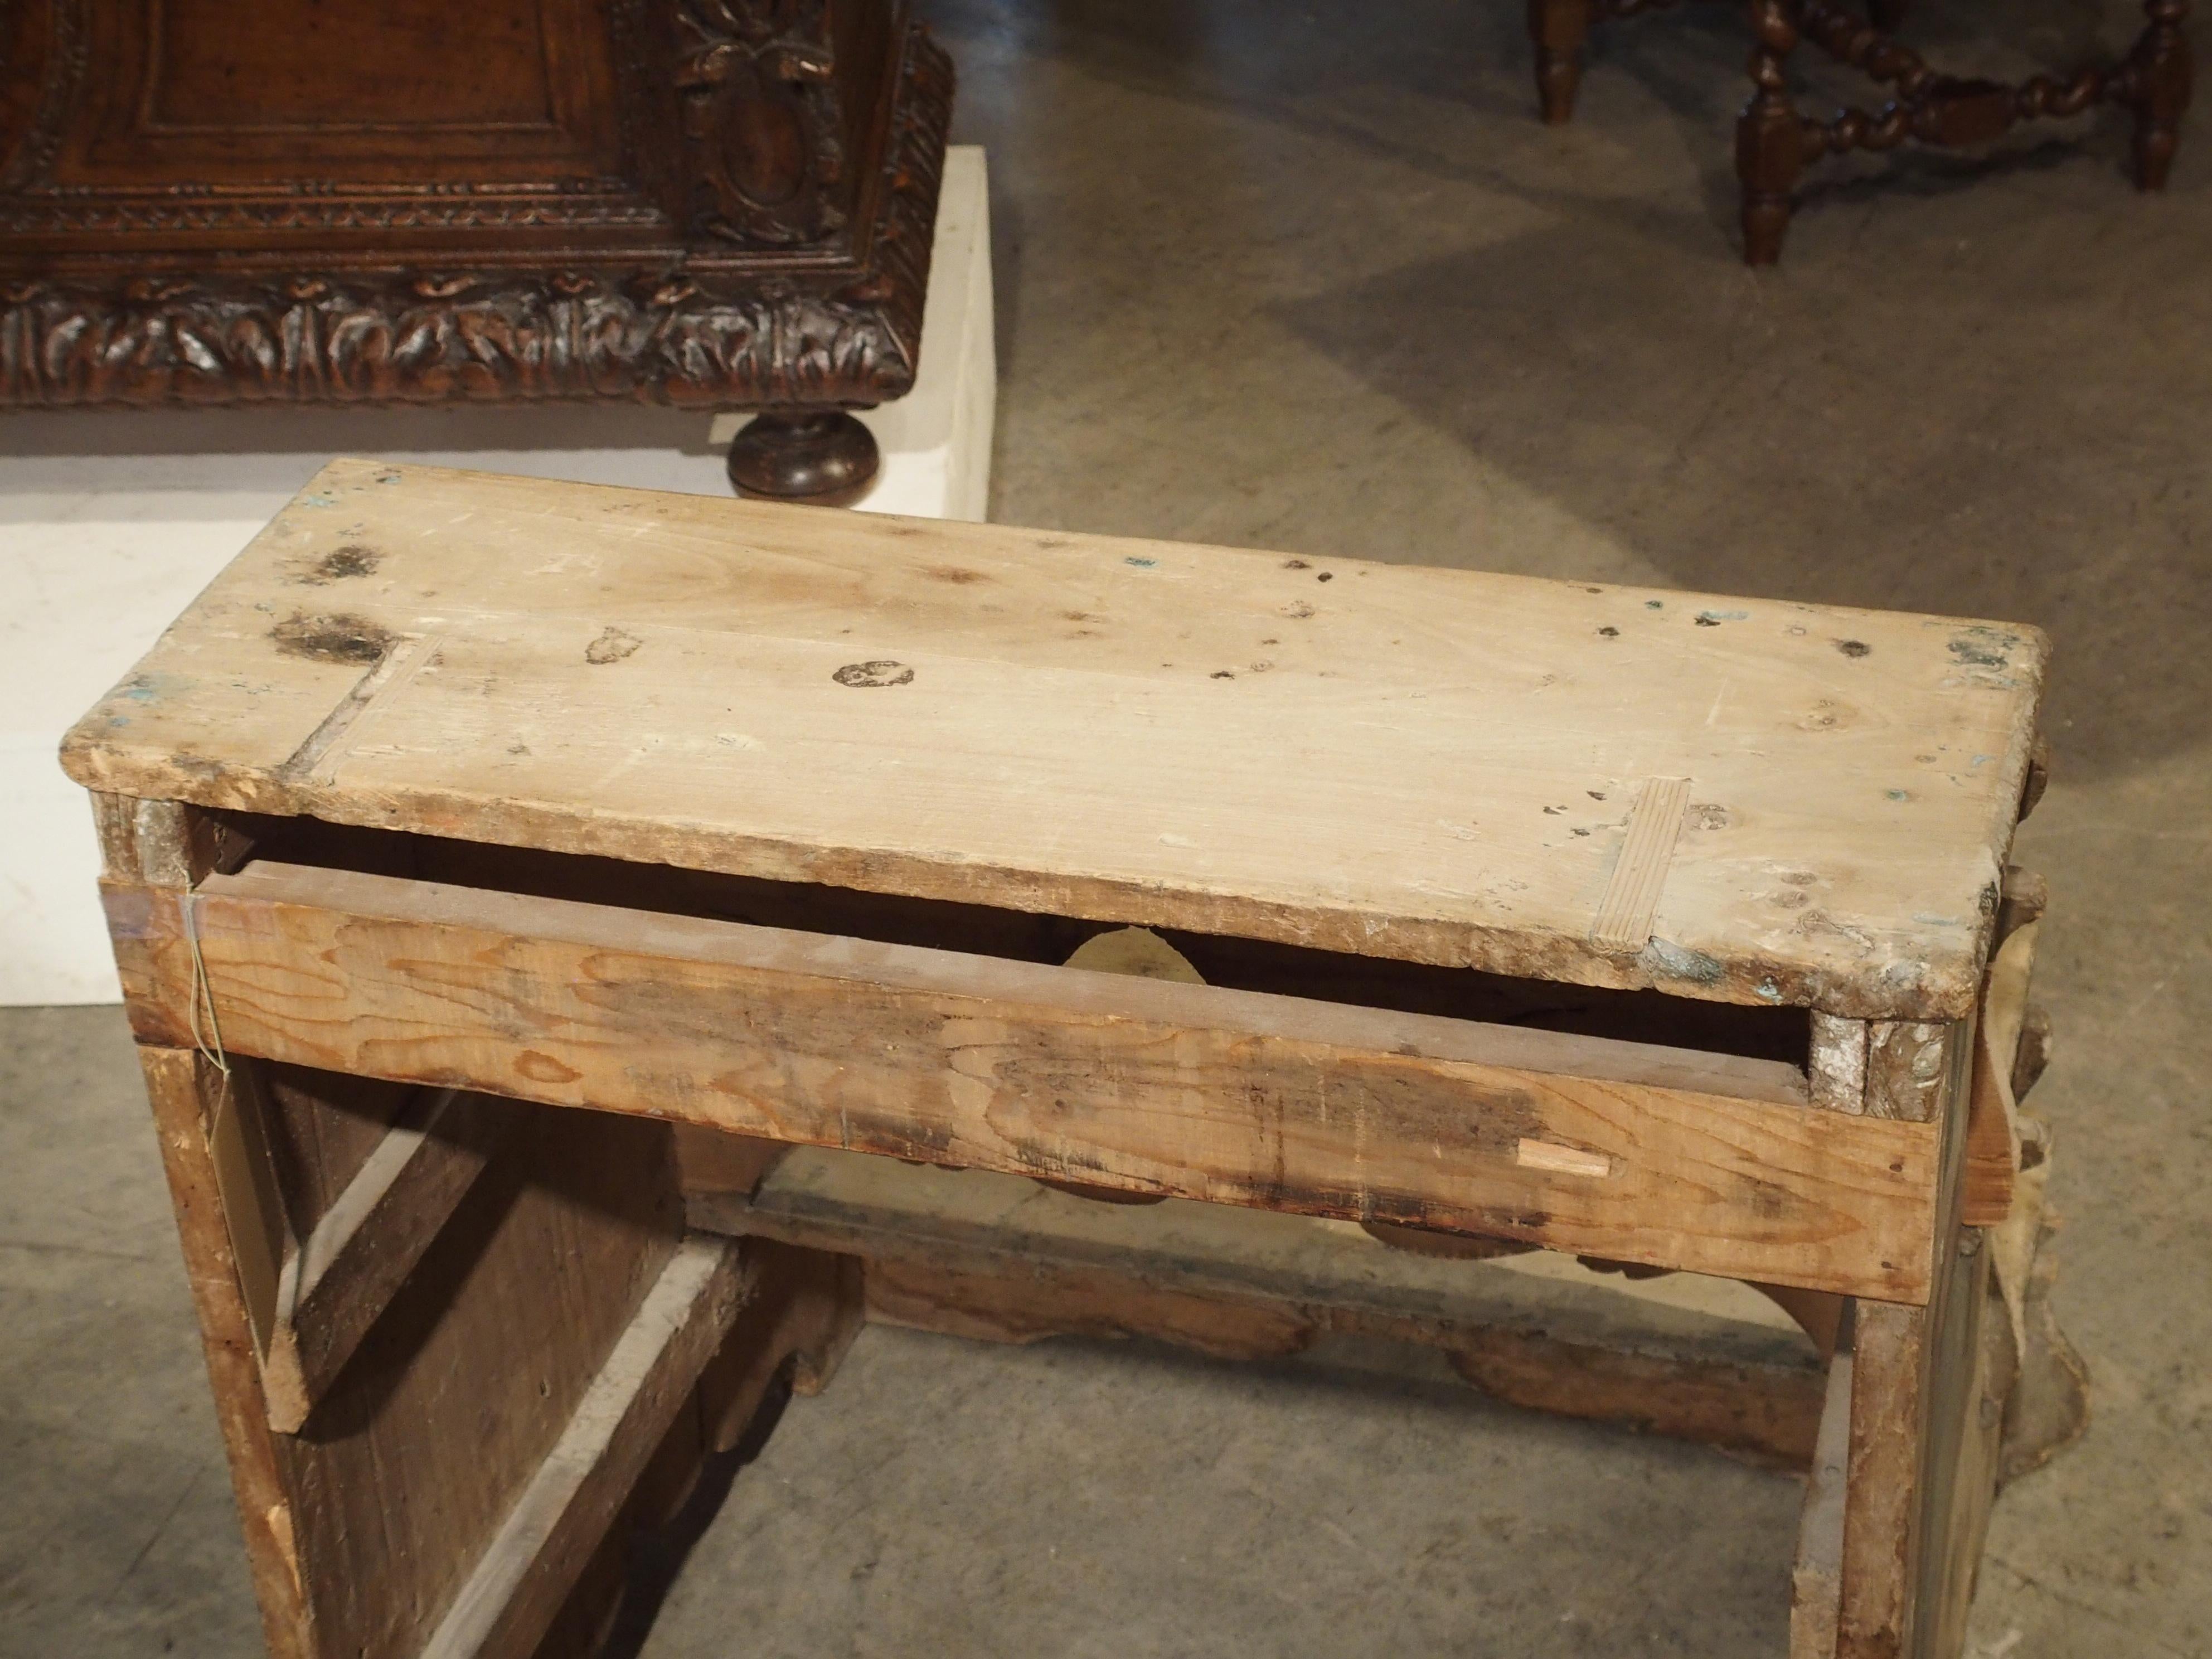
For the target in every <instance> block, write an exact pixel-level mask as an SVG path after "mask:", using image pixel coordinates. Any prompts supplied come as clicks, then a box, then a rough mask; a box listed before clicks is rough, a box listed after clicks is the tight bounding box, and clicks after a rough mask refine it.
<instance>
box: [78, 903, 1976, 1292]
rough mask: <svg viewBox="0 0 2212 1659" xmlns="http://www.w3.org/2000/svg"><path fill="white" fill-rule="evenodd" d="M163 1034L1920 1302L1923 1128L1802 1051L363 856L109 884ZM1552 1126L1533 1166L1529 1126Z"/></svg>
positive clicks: (133, 972) (114, 913) (1929, 1212)
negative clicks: (1628, 1037) (1155, 970)
mask: <svg viewBox="0 0 2212 1659" xmlns="http://www.w3.org/2000/svg"><path fill="white" fill-rule="evenodd" d="M109 896H110V916H111V923H112V927H113V929H114V932H115V934H116V938H117V941H118V960H119V962H120V963H121V964H122V968H123V972H124V976H125V985H126V987H127V988H128V991H129V994H130V997H131V1003H132V1006H133V1008H134V1011H135V1014H134V1017H135V1018H137V1021H138V1024H139V1030H140V1033H141V1035H142V1036H145V1037H148V1038H150V1039H155V1040H163V1041H175V1040H176V1038H175V1037H174V1036H173V1033H172V1028H174V1027H177V1026H179V1024H180V1023H181V1022H182V1021H183V1020H184V1019H185V1014H186V1011H187V1010H188V1008H189V1007H190V1006H191V998H192V995H193V991H194V978H195V975H196V974H202V973H204V976H205V977H204V986H203V989H204V994H205V995H206V998H207V1000H208V1003H209V1004H210V1005H211V1006H212V1007H213V1009H214V1011H215V1015H216V1022H215V1023H216V1024H217V1025H218V1026H219V1030H220V1035H221V1039H222V1042H223V1043H224V1044H225V1045H226V1046H227V1047H228V1048H229V1049H230V1050H231V1051H233V1052H236V1053H242V1054H258V1055H263V1056H265V1057H268V1058H272V1059H279V1060H289V1061H292V1062H295V1063H299V1064H306V1065H313V1066H323V1067H327V1068H331V1069H333V1070H340V1071H345V1072H349V1073H359V1074H364V1075H368V1076H375V1077H386V1078H391V1079H397V1080H405V1081H416V1082H425V1083H436V1084H444V1085H453V1086H459V1087H471V1088H481V1089H485V1090H489V1091H494V1092H497V1093H503V1094H508V1095H512V1096H516V1097H522V1098H526V1099H534V1100H540V1101H545V1102H549V1103H555V1104H561V1105H574V1106H589V1107H595V1108H599V1109H604V1110H611V1111H623V1112H635V1113H645V1114H649V1115H655V1116H660V1117H665V1118H671V1119H674V1120H678V1121H690V1122H698V1123H705V1124H709V1125H712V1126H714V1127H720V1128H726V1129H731V1130H735V1131H737V1132H739V1133H749V1134H755V1135H762V1136H767V1137H769V1138H772V1139H781V1140H789V1141H798V1142H804V1143H809V1144H813V1145H823V1146H844V1147H848V1148H854V1149H857V1150H862V1151H869V1152H886V1153H891V1154H895V1155H896V1156H899V1157H902V1158H921V1159H925V1160H927V1161H930V1162H935V1163H950V1164H975V1165H981V1166H986V1167H989V1168H994V1169H1000V1170H1008V1171H1011V1172H1013V1173H1017V1174H1024V1175H1038V1176H1054V1177H1058V1178H1060V1179H1065V1180H1073V1181H1078V1182H1085V1183H1086V1184H1091V1185H1097V1186H1102V1187H1109V1188H1124V1189H1128V1190H1134V1191H1145V1192H1158V1193H1167V1194H1175V1195H1179V1196H1184V1197H1192V1198H1200V1199H1206V1200H1215V1201H1220V1202H1227V1203H1236V1204H1244V1205H1252V1206H1268V1207H1275V1208H1282V1209H1289V1210H1293V1211H1300V1212H1309V1213H1316V1214H1325V1215H1334V1216H1340V1217H1343V1218H1351V1219H1356V1220H1382V1221H1392V1222H1402V1223H1409V1224H1414V1225H1426V1226H1431V1227H1437V1228H1443V1229H1446V1230H1456V1231H1471V1232H1479V1233H1485V1234H1492V1235H1496V1236H1499V1237H1511V1238H1518V1239H1522V1240H1524V1241H1527V1242H1529V1243H1543V1244H1548V1245H1553V1246H1555V1247H1557V1248H1559V1249H1566V1250H1571V1251H1577V1252H1580V1253H1584V1254H1589V1255H1601V1256H1605V1257H1607V1258H1609V1259H1613V1260H1618V1261H1638V1262H1645V1263H1650V1264H1652V1265H1658V1266H1665V1267H1680V1268H1690V1269H1694V1270H1697V1271H1700V1272H1705V1273H1717V1274H1721V1275H1724V1276H1729V1277H1736V1278H1747V1279H1761V1280H1768V1281H1772V1282H1775V1283H1780V1284H1786V1285H1800V1286H1802V1287H1805V1288H1809V1289H1816V1290H1832V1291H1847V1292H1850V1293H1853V1294H1857V1295H1863V1296H1871V1297H1881V1298H1884V1299H1888V1300H1894V1301H1899V1302H1906V1303H1911V1302H1916V1301H1918V1300H1921V1299H1923V1297H1925V1294H1926V1289H1927V1284H1928V1279H1929V1251H1930V1249H1931V1241H1932V1237H1933V1227H1934V1225H1935V1223H1934V1203H1935V1188H1936V1179H1935V1163H1934V1160H1935V1158H1936V1134H1935V1130H1934V1128H1933V1127H1932V1126H1931V1125H1929V1124H1926V1123H1916V1122H1906V1121H1892V1120H1882V1119H1878V1118H1874V1117H1870V1116H1859V1117H1854V1116H1850V1115H1845V1114H1842V1113H1837V1112H1826V1111H1819V1110H1814V1109H1811V1108H1810V1107H1809V1106H1808V1105H1807V1104H1805V1103H1804V1100H1803V1092H1802V1091H1803V1080H1802V1075H1801V1074H1799V1073H1796V1072H1795V1071H1794V1070H1793V1069H1792V1068H1790V1067H1788V1066H1783V1065H1780V1064H1778V1063H1777V1062H1771V1061H1762V1060H1746V1059H1742V1058H1741V1057H1734V1056H1721V1055H1711V1054H1692V1053H1686V1052H1684V1051H1675V1050H1668V1049H1655V1048H1647V1047H1645V1046H1644V1045H1640V1044H1633V1043H1623V1042H1612V1041H1607V1040H1605V1039H1599V1038H1592V1037H1585V1036H1569V1035H1566V1034H1562V1033H1557V1032H1542V1031H1528V1030H1512V1029H1508V1028H1500V1027H1491V1026H1483V1025H1480V1024H1474V1023H1473V1022H1468V1021H1459V1020H1449V1019H1443V1018H1436V1017H1433V1016H1425V1015H1413V1014H1403V1013H1398V1012H1388V1011H1383V1010H1376V1009H1365V1008H1358V1007H1351V1006H1338V1005H1331V1004H1326V1003H1318V1002H1310V1001H1305V1000H1301V999H1297V998H1290V997H1279V996H1273V995H1269V994H1261V993H1253V992H1242V991H1231V990H1227V989H1225V988H1222V987H1213V986H1207V985H1188V984H1175V983H1170V982H1164V981H1152V980H1146V979H1139V978H1133V977H1129V976H1126V975H1113V974H1093V973H1089V972H1085V971H1084V970H1080V969H1065V968H1054V967H1049V966H1045V965H1041V964H1038V963H1023V962H1010V961H1006V960H1003V959H1000V958H994V957H974V956H965V955H962V954H959V953H957V952H952V951H932V950H927V949H922V948H919V947H915V946H908V945H878V944H872V943H868V942H866V941H861V940H856V939H846V938H840V937H836V936H829V935H820V934H811V933H798V932H794V931H791V930H787V929H780V928H763V927H748V926H744V925H742V924H738V923H732V922H726V921H708V920H702V919H699V918H694V917H686V916H669V915H647V914H643V913H640V912H635V911H631V910H628V909H624V908H617V907H612V906H602V905H590V904H580V903H576V902H573V901H565V900H557V899H546V898H537V897H527V896H517V895H513V894H507V893H500V892H492V891H485V890H475V889H467V888H458V887H450V886H441V885H437V884H429V883H422V882H413V881H406V880H402V879H398V878H391V877H382V876H371V875H365V874H362V873H359V872H344V871H330V870H317V869H309V868H302V867H296V866H277V865H260V864H257V865H253V866H248V867H247V868H246V870H245V871H242V872H240V873H239V874H237V875H234V876H214V877H210V878H207V879H206V880H205V881H204V882H203V883H202V884H201V886H200V888H199V889H198V890H197V893H196V894H195V895H193V896H191V899H190V901H189V902H191V905H192V907H193V909H194V915H195V918H196V929H197V939H198V950H197V956H196V954H195V952H194V951H193V949H192V948H191V945H189V944H187V942H186V941H185V936H184V930H183V925H182V914H181V912H182V906H183V904H184V902H185V901H184V900H181V899H179V897H178V896H175V895H173V894H169V893H163V892H158V891H154V890H147V889H136V888H111V890H110V894H109ZM1532 1148H1534V1149H1535V1153H1534V1155H1532V1151H1531V1149H1532Z"/></svg>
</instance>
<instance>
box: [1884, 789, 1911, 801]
mask: <svg viewBox="0 0 2212 1659" xmlns="http://www.w3.org/2000/svg"><path fill="white" fill-rule="evenodd" d="M1888 794H1889V798H1890V799H1892V800H1911V799H1912V792H1911V790H1910V789H1892V790H1890V791H1888Z"/></svg>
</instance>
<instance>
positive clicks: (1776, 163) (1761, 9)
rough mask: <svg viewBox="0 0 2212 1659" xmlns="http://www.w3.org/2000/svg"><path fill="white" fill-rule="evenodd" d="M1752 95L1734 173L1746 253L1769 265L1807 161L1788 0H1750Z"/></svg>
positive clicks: (1777, 254) (1738, 134) (1739, 123)
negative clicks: (1793, 89)
mask: <svg viewBox="0 0 2212 1659" xmlns="http://www.w3.org/2000/svg"><path fill="white" fill-rule="evenodd" d="M1751 27H1752V33H1753V39H1754V42H1755V44H1754V45H1753V47H1752V51H1751V81H1752V87H1753V91H1752V94H1751V100H1750V101H1749V102H1748V103H1747V104H1745V105H1744V106H1743V113H1742V114H1741V115H1740V116H1738V117H1737V118H1736V123H1735V173H1736V178H1737V179H1739V180H1740V181H1741V184H1742V185H1743V259H1744V263H1745V264H1750V265H1771V264H1773V263H1774V262H1775V261H1776V260H1777V259H1778V258H1781V257H1782V237H1783V234H1784V232H1785V231H1787V230H1788V229H1789V228H1790V191H1791V190H1792V189H1793V188H1794V187H1795V186H1796V183H1797V175H1798V174H1799V173H1802V171H1804V167H1805V130H1804V124H1803V123H1802V121H1801V120H1800V119H1799V118H1798V116H1797V112H1796V109H1794V108H1792V107H1791V106H1790V84H1789V79H1788V76H1786V74H1785V73H1784V64H1786V63H1787V62H1788V59H1789V57H1790V52H1791V50H1792V49H1793V48H1795V47H1796V45H1797V38H1798V36H1797V21H1796V16H1795V15H1794V14H1793V13H1792V12H1791V10H1790V7H1789V6H1788V4H1787V3H1785V0H1752V4H1751Z"/></svg>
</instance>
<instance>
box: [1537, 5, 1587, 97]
mask: <svg viewBox="0 0 2212 1659" xmlns="http://www.w3.org/2000/svg"><path fill="white" fill-rule="evenodd" d="M1594 10H1595V4H1594V0H1528V39H1529V40H1530V41H1531V42H1532V43H1534V46H1535V48H1536V98H1537V101H1538V102H1539V103H1540V104H1541V106H1542V107H1543V111H1544V124H1545V125H1547V126H1554V127H1556V126H1560V125H1565V123H1566V122H1567V121H1568V120H1570V119H1571V118H1572V117H1573V115H1574V112H1575V92H1576V89H1577V88H1579V87H1580V86H1581V85H1582V79H1583V48H1584V47H1585V46H1588V45H1589V32H1590V16H1591V14H1592V12H1593V11H1594Z"/></svg>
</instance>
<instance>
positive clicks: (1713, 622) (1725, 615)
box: [1698, 611, 1751, 628]
mask: <svg viewBox="0 0 2212 1659" xmlns="http://www.w3.org/2000/svg"><path fill="white" fill-rule="evenodd" d="M1750 615H1751V612H1750V611H1699V612H1698V626H1699V627H1700V628H1718V627H1719V626H1720V625H1721V624H1722V623H1724V622H1741V621H1743V620H1744V619H1745V618H1746V617H1749V616H1750Z"/></svg>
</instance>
